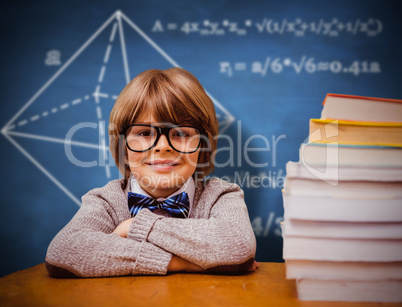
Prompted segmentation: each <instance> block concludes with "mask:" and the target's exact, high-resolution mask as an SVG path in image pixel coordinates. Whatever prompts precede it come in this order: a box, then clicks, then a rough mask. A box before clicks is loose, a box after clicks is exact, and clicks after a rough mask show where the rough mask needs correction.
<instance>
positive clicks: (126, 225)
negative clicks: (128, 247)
mask: <svg viewBox="0 0 402 307" xmlns="http://www.w3.org/2000/svg"><path fill="white" fill-rule="evenodd" d="M133 219H134V218H131V219H128V220H125V221H124V222H122V223H120V225H119V226H117V227H116V229H115V230H114V231H113V233H115V234H117V235H119V236H120V237H122V238H127V234H128V230H129V229H130V225H131V223H132V222H133Z"/></svg>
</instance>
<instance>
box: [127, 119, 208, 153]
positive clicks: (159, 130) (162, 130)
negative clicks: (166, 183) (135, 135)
mask: <svg viewBox="0 0 402 307" xmlns="http://www.w3.org/2000/svg"><path fill="white" fill-rule="evenodd" d="M133 126H143V127H151V128H154V129H155V130H156V134H157V135H156V139H155V142H154V143H153V144H152V146H151V147H149V148H148V149H146V150H134V149H131V148H130V146H128V141H127V131H128V129H130V127H133ZM181 127H183V128H193V129H196V130H197V131H198V133H199V134H200V140H199V142H198V145H197V148H196V149H195V150H193V151H180V150H177V149H176V148H175V147H174V146H173V145H172V143H171V142H170V136H169V132H170V130H172V129H174V128H181ZM122 133H123V134H124V138H125V140H126V147H127V148H128V149H129V150H131V151H133V152H146V151H148V150H151V149H152V148H154V147H155V146H156V144H158V142H159V139H160V137H161V135H164V136H165V137H166V139H167V141H168V143H169V146H170V147H171V148H173V150H175V151H177V152H179V153H183V154H191V153H194V152H196V151H197V150H198V149H199V148H200V145H201V142H202V136H205V134H204V133H202V132H201V131H200V130H199V129H198V128H196V127H194V126H187V125H172V124H170V125H166V126H162V127H161V126H154V125H148V124H132V125H127V126H124V127H123V129H122Z"/></svg>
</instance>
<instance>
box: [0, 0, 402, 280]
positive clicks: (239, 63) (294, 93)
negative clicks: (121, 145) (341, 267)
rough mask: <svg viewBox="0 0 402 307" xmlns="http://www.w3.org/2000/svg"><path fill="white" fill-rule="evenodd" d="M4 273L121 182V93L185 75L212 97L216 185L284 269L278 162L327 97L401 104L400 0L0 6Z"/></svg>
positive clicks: (260, 256)
mask: <svg viewBox="0 0 402 307" xmlns="http://www.w3.org/2000/svg"><path fill="white" fill-rule="evenodd" d="M0 14H1V18H0V23H1V30H2V31H1V32H2V35H3V46H2V51H1V52H2V54H1V67H2V69H1V70H0V75H1V80H2V85H3V86H2V91H1V94H0V95H1V112H0V122H1V123H0V125H1V127H2V128H1V129H2V130H1V131H2V135H1V136H0V146H1V148H2V150H1V153H0V155H1V160H0V163H1V170H2V178H3V179H2V185H1V195H2V197H1V200H2V201H1V205H0V210H1V217H2V223H1V224H0V233H1V239H2V241H1V243H2V253H1V259H2V264H1V271H0V273H1V275H5V274H8V273H10V272H12V271H15V270H18V269H23V268H26V267H29V266H32V265H34V264H37V263H40V262H43V261H44V257H45V253H46V248H47V246H48V244H49V242H50V240H51V239H52V238H53V237H54V235H55V234H56V233H57V232H58V231H59V230H60V229H61V228H62V227H63V226H64V225H65V224H66V223H67V222H68V221H69V220H70V219H71V218H72V216H73V215H74V214H75V212H76V211H77V210H78V208H79V204H80V198H81V196H82V195H83V194H84V193H86V192H87V191H88V190H90V189H92V188H94V187H99V186H103V185H104V184H106V183H107V182H108V181H109V180H111V179H115V178H118V177H119V173H118V171H117V168H116V167H115V166H114V162H113V159H112V158H111V156H110V153H109V152H108V149H107V146H108V139H107V126H108V117H109V113H110V110H111V108H112V106H113V103H114V101H115V99H116V97H117V95H118V94H119V93H120V91H121V90H122V88H123V87H124V85H125V84H126V83H127V82H128V81H129V80H131V79H132V78H133V77H134V76H135V75H137V74H138V73H140V72H142V71H144V70H146V69H150V68H159V69H165V68H168V67H172V66H181V67H183V68H185V69H187V70H189V71H190V72H191V73H193V74H194V75H195V76H196V77H197V78H198V79H199V80H200V82H201V83H202V84H203V86H204V87H205V89H206V90H207V92H208V93H209V95H210V96H211V97H212V98H213V100H214V103H215V107H216V112H217V115H218V118H219V122H220V129H221V137H220V139H219V143H218V144H219V151H218V153H217V166H216V169H215V172H214V173H213V174H211V176H218V177H221V178H224V179H225V180H230V181H234V182H236V183H238V184H239V185H240V186H241V187H242V188H243V189H244V191H245V199H246V203H247V206H248V210H249V214H250V219H251V221H252V224H253V227H254V231H255V234H256V237H257V244H258V247H257V260H259V261H282V250H281V249H282V238H281V232H280V227H279V224H280V222H281V220H282V217H283V207H282V197H281V188H282V187H283V182H284V177H285V175H286V174H285V164H286V162H287V161H289V160H293V161H296V160H298V148H299V145H300V143H302V142H303V141H304V140H305V139H306V137H307V134H308V120H309V118H318V117H319V116H320V111H321V108H322V105H321V103H322V101H323V99H324V97H325V95H326V93H328V92H331V93H341V94H353V95H363V96H374V97H387V98H402V92H401V88H402V87H401V81H402V79H401V76H402V74H401V70H402V65H401V64H402V62H401V60H402V58H401V54H402V53H401V51H402V50H401V43H402V40H401V37H402V36H401V34H402V33H401V32H402V22H401V20H402V19H401V16H402V6H401V2H400V1H398V0H388V1H379V0H361V1H358V0H355V1H349V0H340V1H318V0H306V1H296V0H294V1H283V2H278V1H270V0H268V1H258V0H250V1H224V0H215V1H211V2H207V3H206V2H205V1H200V0H198V1H192V2H191V3H190V2H189V1H161V0H153V1H113V2H112V1H97V2H96V3H94V2H93V1H88V0H84V1H63V2H57V3H56V2H55V1H46V0H39V1H25V2H24V1H23V2H19V3H18V4H15V3H13V2H11V1H10V2H9V3H3V4H2V5H1V9H0Z"/></svg>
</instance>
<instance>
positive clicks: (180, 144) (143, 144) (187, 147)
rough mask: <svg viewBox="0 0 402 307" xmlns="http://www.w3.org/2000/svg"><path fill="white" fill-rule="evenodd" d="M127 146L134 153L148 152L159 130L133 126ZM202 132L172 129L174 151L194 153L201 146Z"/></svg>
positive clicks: (128, 133) (183, 128) (127, 134)
mask: <svg viewBox="0 0 402 307" xmlns="http://www.w3.org/2000/svg"><path fill="white" fill-rule="evenodd" d="M126 136H127V146H128V147H129V149H131V150H134V151H146V150H149V149H150V148H151V147H152V146H154V145H155V142H156V140H157V137H158V130H157V128H156V127H152V126H141V125H138V126H137V125H134V126H131V127H130V128H129V129H128V130H127V133H126ZM200 138H201V137H200V132H199V131H198V130H197V129H196V128H193V127H180V126H178V127H172V128H170V131H169V141H170V145H171V146H172V147H173V149H175V150H177V151H180V152H194V151H195V150H197V148H198V146H199V144H200Z"/></svg>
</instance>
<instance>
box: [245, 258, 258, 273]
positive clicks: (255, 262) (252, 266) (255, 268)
mask: <svg viewBox="0 0 402 307" xmlns="http://www.w3.org/2000/svg"><path fill="white" fill-rule="evenodd" d="M259 267H260V264H259V263H258V262H257V261H254V263H253V264H252V265H251V266H250V267H249V268H248V269H247V270H248V271H250V272H254V271H255V270H257V269H258V268H259Z"/></svg>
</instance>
